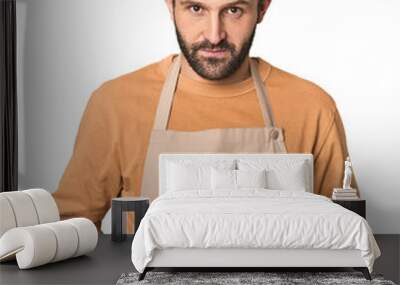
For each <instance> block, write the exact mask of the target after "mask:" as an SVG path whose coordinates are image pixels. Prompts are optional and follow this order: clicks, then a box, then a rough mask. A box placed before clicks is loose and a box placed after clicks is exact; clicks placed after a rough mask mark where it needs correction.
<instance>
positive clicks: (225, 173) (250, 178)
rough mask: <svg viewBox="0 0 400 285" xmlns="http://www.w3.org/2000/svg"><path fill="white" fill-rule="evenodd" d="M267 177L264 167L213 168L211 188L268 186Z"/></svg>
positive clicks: (236, 188) (234, 188)
mask: <svg viewBox="0 0 400 285" xmlns="http://www.w3.org/2000/svg"><path fill="white" fill-rule="evenodd" d="M266 186H267V177H266V172H265V170H264V169H261V170H229V169H215V168H212V170H211V189H212V190H218V189H231V190H239V189H241V188H266Z"/></svg>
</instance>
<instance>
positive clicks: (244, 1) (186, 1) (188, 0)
mask: <svg viewBox="0 0 400 285" xmlns="http://www.w3.org/2000/svg"><path fill="white" fill-rule="evenodd" d="M178 2H179V3H180V4H181V5H199V6H202V5H204V3H201V2H198V1H192V0H183V1H178ZM232 5H250V1H249V0H236V1H232V2H230V3H226V4H225V5H224V6H232Z"/></svg>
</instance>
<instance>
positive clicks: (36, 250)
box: [0, 225, 57, 269]
mask: <svg viewBox="0 0 400 285" xmlns="http://www.w3.org/2000/svg"><path fill="white" fill-rule="evenodd" d="M56 249H57V239H56V237H55V235H54V233H53V231H52V230H51V229H49V228H46V227H43V226H42V225H36V226H29V227H19V228H13V229H11V230H9V231H7V232H6V233H5V234H4V235H3V236H2V237H1V239H0V261H2V260H3V259H5V258H7V259H10V258H12V257H13V256H14V255H15V254H16V258H17V263H18V266H19V268H20V269H27V268H32V267H36V266H40V265H43V264H46V263H49V262H50V261H51V260H52V259H53V257H54V255H55V253H56Z"/></svg>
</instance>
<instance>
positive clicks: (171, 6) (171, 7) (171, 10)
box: [165, 0, 174, 21]
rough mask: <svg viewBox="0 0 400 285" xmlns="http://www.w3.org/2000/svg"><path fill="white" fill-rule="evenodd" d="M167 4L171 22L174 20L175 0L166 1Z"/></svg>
mask: <svg viewBox="0 0 400 285" xmlns="http://www.w3.org/2000/svg"><path fill="white" fill-rule="evenodd" d="M165 4H167V7H168V11H169V16H170V17H171V20H172V21H173V20H174V0H165Z"/></svg>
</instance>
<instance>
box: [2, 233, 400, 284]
mask: <svg viewBox="0 0 400 285" xmlns="http://www.w3.org/2000/svg"><path fill="white" fill-rule="evenodd" d="M375 238H376V240H377V242H378V244H379V247H380V249H381V251H382V256H381V257H380V258H379V259H377V260H376V263H375V266H374V272H376V273H382V274H384V276H385V278H386V279H389V280H392V281H394V282H395V283H399V281H400V263H399V260H400V235H376V236H375ZM131 243H132V239H131V238H129V239H127V240H126V241H124V242H120V243H115V242H112V241H111V236H110V235H100V237H99V244H98V246H97V248H96V250H95V251H93V252H92V253H90V254H89V255H87V256H81V257H77V258H73V259H69V260H65V261H61V262H57V263H51V264H47V265H44V266H40V267H36V268H33V269H28V270H19V269H18V266H17V264H16V262H15V261H13V262H7V263H2V264H0V284H1V285H6V284H115V283H116V281H117V280H118V278H119V276H120V275H121V274H122V273H124V272H132V271H134V267H133V265H132V262H131V257H130V253H131ZM305 271H313V270H309V269H306V270H305ZM329 271H335V269H333V268H332V269H330V270H329ZM336 271H342V270H336Z"/></svg>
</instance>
